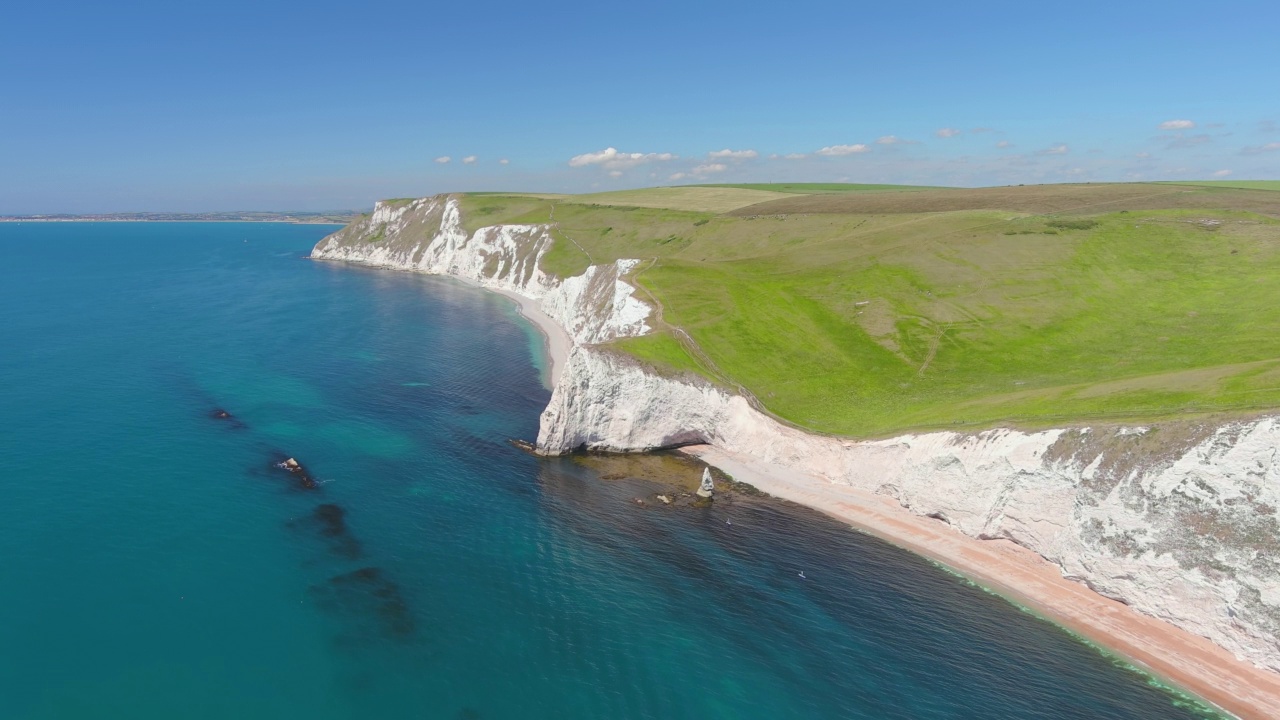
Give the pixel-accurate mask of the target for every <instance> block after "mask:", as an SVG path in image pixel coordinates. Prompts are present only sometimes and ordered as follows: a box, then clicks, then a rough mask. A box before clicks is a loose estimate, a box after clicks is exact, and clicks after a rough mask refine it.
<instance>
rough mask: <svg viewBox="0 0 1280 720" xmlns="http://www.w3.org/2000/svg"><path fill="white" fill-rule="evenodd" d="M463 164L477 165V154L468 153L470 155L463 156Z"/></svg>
mask: <svg viewBox="0 0 1280 720" xmlns="http://www.w3.org/2000/svg"><path fill="white" fill-rule="evenodd" d="M462 164H464V165H475V164H476V156H475V155H468V156H466V157H464V158H462Z"/></svg>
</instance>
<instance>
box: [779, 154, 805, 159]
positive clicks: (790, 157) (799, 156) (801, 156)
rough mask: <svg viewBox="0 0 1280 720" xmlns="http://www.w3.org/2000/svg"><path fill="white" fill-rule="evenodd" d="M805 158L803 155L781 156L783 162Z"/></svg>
mask: <svg viewBox="0 0 1280 720" xmlns="http://www.w3.org/2000/svg"><path fill="white" fill-rule="evenodd" d="M807 157H809V156H808V155H805V154H804V153H787V154H786V155H783V156H782V158H783V159H784V160H803V159H805V158H807Z"/></svg>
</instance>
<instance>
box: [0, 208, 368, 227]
mask: <svg viewBox="0 0 1280 720" xmlns="http://www.w3.org/2000/svg"><path fill="white" fill-rule="evenodd" d="M359 215H360V213H358V212H356V211H354V210H334V211H331V212H266V211H231V212H208V213H163V212H137V213H91V214H84V215H75V214H71V213H51V214H42V215H0V222H278V223H293V224H298V225H345V224H347V223H349V222H351V221H352V220H354V219H355V218H356V217H358V216H359Z"/></svg>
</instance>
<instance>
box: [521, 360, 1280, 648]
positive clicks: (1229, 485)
mask: <svg viewBox="0 0 1280 720" xmlns="http://www.w3.org/2000/svg"><path fill="white" fill-rule="evenodd" d="M685 442H707V443H711V444H713V445H717V446H719V447H722V448H725V449H728V450H731V451H733V452H735V453H738V454H740V455H749V456H752V457H755V458H757V459H759V460H762V461H764V462H767V463H770V464H773V465H777V466H780V467H783V468H788V469H793V470H797V471H800V472H804V473H807V474H811V475H816V476H818V477H822V478H825V479H827V480H828V481H829V482H833V483H843V484H847V485H851V486H854V487H857V488H859V489H861V490H866V491H869V492H875V493H879V494H882V495H888V496H890V497H893V498H895V499H897V501H898V502H899V503H900V504H901V505H902V506H903V507H905V508H907V509H909V510H911V511H912V512H915V513H918V514H920V515H927V516H932V517H936V518H938V519H940V520H942V521H944V522H946V523H948V524H950V525H951V526H952V527H954V528H955V529H957V530H959V531H960V532H963V533H965V534H966V535H969V536H971V537H975V538H980V539H990V538H1006V539H1009V540H1012V541H1013V542H1016V543H1018V544H1020V545H1022V546H1024V547H1027V548H1029V549H1031V550H1034V551H1035V552H1037V553H1039V554H1040V555H1041V556H1043V557H1045V558H1046V559H1048V560H1049V561H1050V562H1053V563H1054V564H1056V565H1058V566H1059V567H1060V568H1061V569H1062V572H1063V574H1064V575H1065V576H1067V577H1069V578H1072V579H1075V580H1079V581H1081V582H1084V583H1086V584H1087V585H1089V586H1090V587H1091V588H1093V589H1094V590H1095V591H1097V592H1099V593H1101V594H1103V595H1106V596H1107V597H1110V598H1113V599H1116V600H1119V601H1121V602H1124V603H1127V604H1129V605H1130V606H1132V607H1133V608H1135V609H1136V610H1138V611H1140V612H1143V613H1146V614H1148V615H1152V616H1154V617H1158V618H1161V619H1163V620H1166V621H1168V622H1170V623H1172V624H1174V625H1177V626H1179V627H1181V628H1183V629H1186V630H1188V631H1191V632H1194V633H1196V634H1198V635H1202V636H1204V637H1207V638H1209V639H1211V640H1213V641H1215V642H1216V643H1218V644H1220V645H1222V646H1223V647H1226V648H1227V649H1228V650H1231V651H1232V652H1233V653H1235V654H1236V655H1237V656H1239V657H1241V658H1245V659H1248V660H1250V661H1252V662H1254V663H1255V664H1258V665H1261V666H1264V667H1268V668H1271V669H1273V670H1277V671H1280V643H1277V638H1278V637H1280V566H1278V564H1277V563H1278V559H1280V522H1277V516H1276V509H1277V507H1280V464H1278V463H1277V451H1276V448H1277V447H1278V446H1280V422H1277V420H1276V419H1275V418H1263V419H1259V420H1254V421H1250V422H1238V423H1230V424H1226V425H1219V426H1211V425H1199V424H1194V423H1169V424H1163V425H1160V426H1155V427H1146V428H1126V427H1119V426H1116V427H1094V428H1073V429H1056V430H1045V431H1041V432H1022V431H1017V430H1008V429H999V430H989V431H986V432H980V433H968V434H962V433H952V432H938V433H925V434H918V435H903V436H899V437H895V438H892V439H889V440H876V441H851V440H845V439H840V438H832V437H823V436H817V435H811V434H808V433H805V432H802V431H799V430H796V429H795V428H791V427H788V426H786V425H783V424H781V423H778V422H776V421H774V420H773V419H772V418H769V417H767V416H765V415H762V414H761V413H759V412H757V411H756V410H754V409H753V408H752V407H751V406H750V405H749V404H748V403H747V402H746V400H744V399H743V398H742V397H740V396H737V395H733V394H730V393H728V392H726V391H724V390H722V389H720V388H718V387H715V386H713V385H711V384H710V383H707V382H705V381H702V380H700V379H697V378H692V377H685V378H668V377H662V376H660V375H658V374H656V373H654V372H652V371H650V370H648V369H647V368H645V367H643V366H641V365H640V364H639V363H637V362H636V361H634V360H631V359H629V358H627V357H625V356H622V355H619V354H617V353H615V352H611V351H608V350H606V349H601V348H590V347H581V348H576V349H575V350H574V352H573V353H572V355H571V356H570V359H569V365H568V367H567V368H566V370H565V372H564V374H563V375H562V376H561V380H560V383H559V384H558V385H557V387H556V388H555V391H554V392H553V394H552V398H551V403H550V405H549V406H548V407H547V409H546V411H544V413H543V415H542V427H541V432H540V433H539V436H538V446H539V448H540V449H541V450H543V451H544V452H547V453H557V452H566V451H569V450H572V449H574V448H579V447H585V448H589V449H596V450H614V451H629V450H643V449H649V448H655V447H663V446H668V445H672V444H676V443H685Z"/></svg>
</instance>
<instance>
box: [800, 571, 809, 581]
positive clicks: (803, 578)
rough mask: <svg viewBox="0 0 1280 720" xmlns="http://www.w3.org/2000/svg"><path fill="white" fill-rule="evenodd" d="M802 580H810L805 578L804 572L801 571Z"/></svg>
mask: <svg viewBox="0 0 1280 720" xmlns="http://www.w3.org/2000/svg"><path fill="white" fill-rule="evenodd" d="M800 579H801V580H808V579H809V578H807V577H805V576H804V571H803V570H801V571H800Z"/></svg>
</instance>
